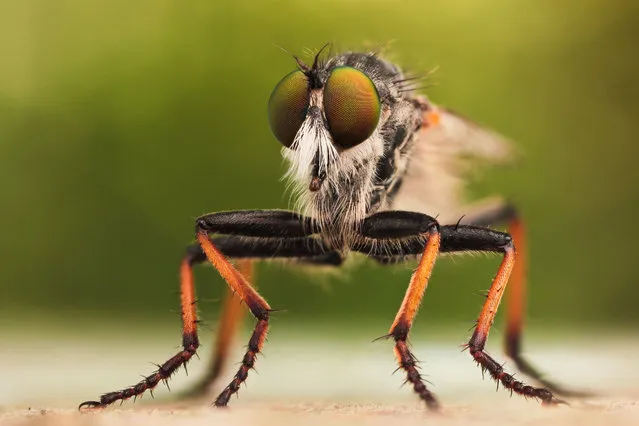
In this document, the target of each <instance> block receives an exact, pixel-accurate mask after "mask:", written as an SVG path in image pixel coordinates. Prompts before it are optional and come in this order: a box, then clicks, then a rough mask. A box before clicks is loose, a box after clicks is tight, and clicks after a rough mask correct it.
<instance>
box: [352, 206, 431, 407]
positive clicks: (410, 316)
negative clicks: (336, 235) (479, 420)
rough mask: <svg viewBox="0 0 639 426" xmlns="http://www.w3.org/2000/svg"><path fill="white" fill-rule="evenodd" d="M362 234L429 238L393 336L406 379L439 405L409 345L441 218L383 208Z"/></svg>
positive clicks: (424, 396) (420, 395) (429, 405)
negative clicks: (409, 334) (383, 210)
mask: <svg viewBox="0 0 639 426" xmlns="http://www.w3.org/2000/svg"><path fill="white" fill-rule="evenodd" d="M361 232H362V234H363V235H364V236H366V237H369V238H376V239H393V238H402V237H404V236H407V235H420V236H422V237H423V239H424V240H425V241H426V242H425V244H424V249H423V254H422V258H421V260H420V262H419V266H418V267H417V270H416V271H415V273H414V274H413V276H412V277H411V279H410V283H409V285H408V288H407V289H406V294H405V295H404V300H403V301H402V304H401V306H400V308H399V311H398V312H397V315H396V316H395V320H394V321H393V324H392V326H391V328H390V331H389V334H388V336H389V337H392V338H393V339H394V340H395V348H394V351H395V356H396V357H397V361H398V363H399V367H400V368H401V369H403V370H404V371H405V372H406V381H407V382H409V383H411V384H412V385H413V389H414V390H415V392H416V393H417V395H419V397H420V398H421V399H422V400H423V401H424V402H425V403H426V405H427V406H428V407H429V408H431V409H438V408H439V403H438V402H437V399H436V398H435V395H434V394H433V393H432V392H431V391H430V390H428V388H427V387H426V384H424V381H423V379H422V377H421V374H420V373H419V370H418V365H417V359H416V358H415V356H414V355H413V354H412V352H411V351H410V349H409V347H408V342H407V340H408V333H409V332H410V328H411V326H412V325H413V321H414V319H415V316H416V315H417V310H418V309H419V305H420V304H421V301H422V297H423V296H424V292H425V291H426V286H427V285H428V279H429V278H430V274H431V272H432V270H433V266H434V265H435V260H436V259H437V255H438V254H439V245H440V239H441V235H440V232H439V225H438V224H437V221H436V220H435V219H434V218H432V217H430V216H426V215H423V214H418V213H410V212H396V211H393V212H383V213H378V214H375V215H373V216H371V217H369V218H367V219H366V220H365V221H364V223H363V226H362V230H361Z"/></svg>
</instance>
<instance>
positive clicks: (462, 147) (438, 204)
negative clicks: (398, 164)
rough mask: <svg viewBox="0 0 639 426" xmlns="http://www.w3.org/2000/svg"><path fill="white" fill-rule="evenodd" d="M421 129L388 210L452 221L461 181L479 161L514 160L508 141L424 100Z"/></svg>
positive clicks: (458, 206) (458, 209) (460, 198)
mask: <svg viewBox="0 0 639 426" xmlns="http://www.w3.org/2000/svg"><path fill="white" fill-rule="evenodd" d="M424 107H425V112H424V123H425V124H424V126H423V127H422V129H421V130H419V133H418V134H417V135H416V137H415V140H414V143H413V146H412V149H411V151H410V153H409V157H408V166H407V169H406V173H405V175H404V176H403V179H402V185H401V187H400V189H399V191H398V192H397V194H396V195H395V197H394V199H393V202H392V206H391V208H393V209H401V210H409V211H417V212H421V213H426V214H428V215H431V216H438V219H439V221H440V222H441V223H455V222H456V221H457V220H458V219H459V217H458V216H459V214H460V212H461V205H462V204H463V201H464V200H463V195H464V194H463V190H464V184H465V182H466V181H467V180H468V179H469V178H470V177H471V174H472V173H471V172H472V171H473V169H474V167H475V166H477V165H481V164H482V163H504V162H507V161H508V160H509V159H511V158H512V157H513V148H512V144H511V143H510V141H508V140H507V139H505V138H503V137H501V136H500V135H498V134H496V133H494V132H492V131H490V130H487V129H484V128H482V127H481V126H479V125H477V124H476V123H473V122H472V121H470V120H468V119H466V118H464V117H462V116H460V115H459V114H457V113H455V112H453V111H450V110H446V109H444V108H440V107H436V106H434V105H432V104H428V103H427V101H425V100H424Z"/></svg>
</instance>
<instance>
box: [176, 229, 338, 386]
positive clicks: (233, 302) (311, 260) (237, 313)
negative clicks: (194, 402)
mask: <svg viewBox="0 0 639 426" xmlns="http://www.w3.org/2000/svg"><path fill="white" fill-rule="evenodd" d="M305 241H306V242H308V239H306V238H305ZM214 244H215V240H214ZM238 244H239V243H238ZM278 244H279V245H280V246H281V243H280V242H278ZM217 245H218V247H219V246H220V242H219V241H218V243H217ZM228 245H229V244H228V243H227V244H226V245H225V246H224V249H226V251H225V250H224V249H223V250H222V251H223V252H224V253H225V254H226V253H227V252H228V251H229V247H228ZM190 249H191V250H195V251H198V252H199V253H200V257H199V260H200V261H204V260H206V256H205V255H204V252H202V251H201V248H200V246H199V245H195V246H192V247H191V248H190ZM319 251H320V249H318V248H316V249H314V250H311V251H310V252H306V251H304V249H303V248H302V247H298V251H297V253H296V252H295V251H293V252H291V253H289V254H292V255H294V254H298V255H299V256H312V257H299V258H295V260H296V261H299V262H301V263H306V264H313V265H332V266H339V265H340V264H341V263H342V262H343V259H342V257H341V255H340V254H339V253H338V252H334V251H333V252H326V253H322V254H318V255H313V253H316V252H319ZM249 252H250V250H247V253H249ZM238 254H239V253H236V255H238ZM280 255H281V254H280ZM236 259H237V260H236V261H235V263H236V265H237V267H238V271H239V272H240V273H241V274H242V275H243V276H244V278H246V279H247V280H248V281H249V282H250V283H253V286H255V275H254V272H253V269H254V268H253V267H254V260H253V259H249V258H246V259H242V258H237V257H236ZM240 302H241V301H240V299H239V297H238V296H237V295H235V294H234V293H233V291H232V290H231V289H230V288H228V289H227V291H226V294H225V296H224V304H223V307H222V314H221V317H220V321H219V325H218V328H217V332H216V336H215V339H214V340H215V345H214V347H213V351H212V354H211V358H210V363H209V366H208V367H207V368H206V373H205V375H204V376H203V377H202V378H201V379H200V380H199V381H198V382H197V383H196V384H195V385H194V386H193V387H192V388H191V389H189V390H188V391H187V392H186V393H185V396H187V397H197V396H202V395H205V394H206V393H207V391H208V390H209V389H211V387H212V385H213V383H215V381H216V380H217V379H218V378H219V376H220V374H221V373H222V371H223V370H224V368H225V366H226V364H227V361H228V356H229V352H230V351H229V349H230V346H231V343H232V341H233V339H234V337H235V335H236V333H237V331H238V329H239V328H240V325H241V323H242V321H243V319H244V310H243V309H242V306H241V303H240Z"/></svg>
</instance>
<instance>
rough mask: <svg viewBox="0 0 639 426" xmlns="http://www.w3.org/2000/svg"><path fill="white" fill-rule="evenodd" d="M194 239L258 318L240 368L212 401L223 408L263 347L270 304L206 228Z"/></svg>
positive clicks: (237, 388)
mask: <svg viewBox="0 0 639 426" xmlns="http://www.w3.org/2000/svg"><path fill="white" fill-rule="evenodd" d="M197 239H198V242H199V243H200V246H201V247H202V250H203V251H204V253H205V254H206V257H207V259H208V260H209V261H210V262H211V264H213V266H214V267H215V269H217V270H218V272H219V273H220V275H222V277H223V278H224V280H225V281H226V282H227V283H228V285H229V287H230V288H231V289H232V290H233V292H234V293H235V294H236V295H237V296H238V297H239V298H240V299H241V300H242V301H243V302H244V303H246V305H247V306H248V307H249V309H250V311H251V313H252V314H253V315H254V316H255V318H257V324H256V325H255V329H254V331H253V334H252V336H251V338H250V340H249V344H248V350H247V351H246V354H245V355H244V358H243V359H242V364H241V365H240V368H239V369H238V371H237V373H236V374H235V377H234V378H233V380H232V381H231V383H230V384H229V385H228V386H227V387H226V388H225V389H224V390H223V391H222V393H221V394H220V395H219V396H218V397H217V399H216V400H215V405H216V406H218V407H224V406H226V405H227V404H228V401H229V399H230V398H231V395H233V394H234V393H236V392H237V391H238V390H239V389H240V385H241V384H242V383H243V382H244V381H245V380H246V378H247V377H248V372H249V370H251V369H252V368H253V366H254V365H255V359H256V357H257V354H258V353H260V351H261V350H262V346H263V345H264V340H265V339H266V334H267V332H268V320H269V312H270V310H271V307H270V306H269V304H268V303H267V302H266V300H264V299H263V298H262V296H260V294H259V293H258V292H257V291H256V290H255V289H254V288H253V287H252V286H251V284H249V283H248V281H246V279H245V278H244V276H242V274H240V272H239V271H238V270H237V269H235V267H233V265H232V264H231V263H230V262H229V261H228V260H227V259H226V257H224V255H223V254H222V253H221V252H220V251H219V250H218V249H217V248H216V247H215V245H213V243H212V242H211V240H210V239H209V237H208V233H207V232H206V231H202V230H198V233H197Z"/></svg>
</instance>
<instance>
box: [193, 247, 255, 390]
mask: <svg viewBox="0 0 639 426" xmlns="http://www.w3.org/2000/svg"><path fill="white" fill-rule="evenodd" d="M235 264H236V265H237V269H238V271H239V272H240V273H241V274H242V275H243V276H244V278H246V280H247V281H248V282H252V283H253V286H255V280H254V273H253V269H254V268H253V261H252V260H249V259H238V260H237V261H235ZM244 312H245V311H244V309H243V307H242V300H241V299H240V298H239V297H238V296H236V295H235V294H234V293H233V291H232V290H231V289H230V288H227V290H226V294H225V296H224V305H223V307H222V315H221V317H220V321H219V325H218V328H217V331H216V333H215V338H214V340H215V345H214V346H213V351H212V353H211V358H210V361H209V365H208V367H207V369H206V373H205V375H204V376H203V377H202V379H201V380H200V381H199V382H198V383H196V384H195V386H193V387H192V388H191V389H190V390H189V391H188V392H187V393H186V396H196V397H197V396H202V395H206V393H207V392H208V391H209V389H210V388H211V386H212V385H213V383H215V381H216V380H217V379H218V378H219V377H220V374H221V373H222V371H223V370H224V368H225V367H226V364H227V362H228V357H229V352H230V349H231V345H232V343H233V340H234V338H235V336H236V334H237V332H238V330H239V328H240V326H241V325H242V320H243V319H244Z"/></svg>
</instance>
